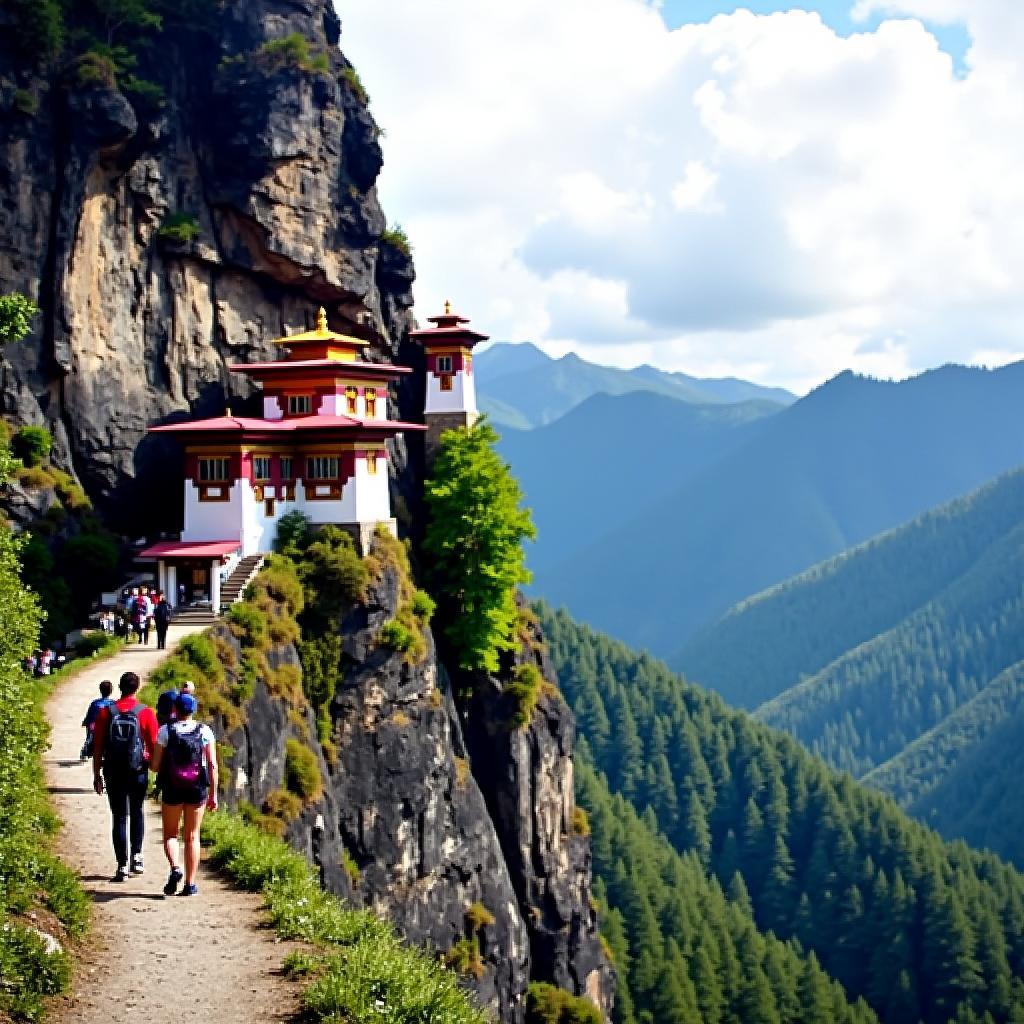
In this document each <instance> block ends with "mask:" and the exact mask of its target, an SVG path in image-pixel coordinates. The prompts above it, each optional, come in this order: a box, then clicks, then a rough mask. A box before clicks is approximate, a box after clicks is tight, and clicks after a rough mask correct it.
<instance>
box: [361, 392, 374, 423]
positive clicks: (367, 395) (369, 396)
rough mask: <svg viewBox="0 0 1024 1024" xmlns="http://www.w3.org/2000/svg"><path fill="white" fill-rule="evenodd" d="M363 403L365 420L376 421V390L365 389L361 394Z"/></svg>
mask: <svg viewBox="0 0 1024 1024" xmlns="http://www.w3.org/2000/svg"><path fill="white" fill-rule="evenodd" d="M363 401H364V402H365V403H366V418H367V419H376V417H377V389H376V388H367V389H366V390H365V391H364V392H363Z"/></svg>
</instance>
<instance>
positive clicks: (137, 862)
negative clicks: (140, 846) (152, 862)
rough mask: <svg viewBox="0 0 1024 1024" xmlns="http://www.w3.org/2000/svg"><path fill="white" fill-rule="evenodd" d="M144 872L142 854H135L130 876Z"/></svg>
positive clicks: (144, 866) (144, 864) (144, 865)
mask: <svg viewBox="0 0 1024 1024" xmlns="http://www.w3.org/2000/svg"><path fill="white" fill-rule="evenodd" d="M145 870H146V862H145V861H144V860H143V859H142V854H141V853H137V854H135V856H133V857H132V874H133V875H141V874H142V873H143V872H144V871H145Z"/></svg>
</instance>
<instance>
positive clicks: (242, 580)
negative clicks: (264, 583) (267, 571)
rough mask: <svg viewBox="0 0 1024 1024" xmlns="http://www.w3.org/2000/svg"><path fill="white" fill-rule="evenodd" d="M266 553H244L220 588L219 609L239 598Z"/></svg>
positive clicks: (259, 567)
mask: <svg viewBox="0 0 1024 1024" xmlns="http://www.w3.org/2000/svg"><path fill="white" fill-rule="evenodd" d="M266 557H267V556H266V555H246V556H245V558H243V559H242V560H241V561H240V562H239V563H238V565H236V566H235V568H234V571H233V572H232V573H231V575H230V576H229V577H228V578H227V579H226V580H225V581H224V583H223V585H222V586H221V588H220V610H221V611H225V610H226V609H227V608H228V607H230V606H231V605H233V604H234V603H235V602H236V601H239V600H241V597H242V593H243V591H244V590H245V588H246V587H247V586H248V585H249V581H250V580H251V579H252V578H253V576H255V575H256V573H258V572H259V571H260V569H261V568H263V563H264V561H265V560H266Z"/></svg>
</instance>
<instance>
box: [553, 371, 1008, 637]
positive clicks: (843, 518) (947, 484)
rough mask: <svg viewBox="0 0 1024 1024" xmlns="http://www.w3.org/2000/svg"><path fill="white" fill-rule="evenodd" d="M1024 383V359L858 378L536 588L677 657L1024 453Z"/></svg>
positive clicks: (812, 401) (813, 397)
mask: <svg viewBox="0 0 1024 1024" xmlns="http://www.w3.org/2000/svg"><path fill="white" fill-rule="evenodd" d="M1022 388H1024V363H1017V364H1014V365H1011V366H1007V367H1003V368H1001V369H999V370H994V371H989V370H982V369H968V368H965V367H955V366H948V367H943V368H941V369H939V370H934V371H930V372H928V373H925V374H922V375H921V376H919V377H915V378H912V379H910V380H906V381H902V382H899V383H892V382H883V381H877V380H868V379H865V378H862V377H857V376H855V375H853V374H851V373H844V374H842V375H841V376H839V377H837V378H835V379H834V380H832V381H829V382H828V383H827V384H825V385H823V386H822V387H820V388H818V389H817V390H816V391H814V392H812V393H811V394H810V395H808V396H807V397H806V398H804V399H802V400H801V401H799V402H797V403H796V404H795V405H793V406H791V407H790V408H788V409H785V410H783V411H782V412H780V413H779V414H778V415H776V416H774V417H772V418H771V420H770V421H769V422H768V423H766V424H765V426H764V428H763V429H762V430H760V431H758V432H757V434H756V435H755V436H754V437H752V438H751V439H750V440H749V441H748V442H747V443H746V444H744V445H742V446H741V447H739V448H738V449H736V450H734V451H733V452H731V453H729V454H727V455H726V456H724V457H723V458H721V459H719V460H718V461H716V462H714V463H713V464H711V465H709V466H708V467H707V468H705V469H704V470H702V471H700V472H698V473H696V474H695V475H694V476H692V477H691V478H689V479H688V480H686V481H684V482H683V483H682V484H681V485H680V486H678V487H677V488H676V489H674V490H672V491H670V492H665V493H663V494H661V495H660V496H656V497H654V498H650V497H648V496H647V495H644V498H646V499H647V500H646V501H644V503H643V504H642V505H641V506H640V507H639V509H638V511H637V513H636V514H635V515H634V516H633V518H632V519H631V520H629V521H628V522H626V523H623V524H622V525H620V526H619V527H617V528H615V529H613V530H610V531H609V532H608V533H606V534H605V535H603V536H601V537H600V538H598V539H597V540H595V541H594V542H593V543H591V544H590V545H589V546H587V547H585V548H583V549H581V550H579V551H576V552H574V553H572V554H570V555H569V556H568V557H566V558H565V559H564V560H562V561H561V562H559V563H558V564H557V565H552V566H551V567H550V568H547V569H545V570H544V571H543V572H540V573H538V575H537V578H536V581H535V586H536V590H537V592H538V593H539V594H541V595H542V596H543V597H544V598H545V600H550V601H553V602H556V603H561V604H565V605H567V606H568V607H569V608H570V609H571V610H572V612H573V614H574V615H576V616H577V617H578V618H581V619H584V620H586V621H587V622H589V623H591V624H592V625H594V626H595V627H598V628H601V629H604V630H607V631H608V632H610V633H612V634H613V635H615V636H618V637H620V638H622V639H623V640H625V641H628V642H629V643H632V644H634V645H640V646H645V647H648V648H650V649H651V650H653V651H654V652H655V653H662V654H666V655H670V654H673V653H674V652H676V651H678V650H679V649H680V648H681V647H682V646H683V644H685V643H686V642H687V640H688V639H689V638H690V636H691V635H692V634H693V633H694V632H695V630H697V629H698V628H699V627H701V626H703V625H706V624H707V623H709V622H712V621H714V620H715V619H717V618H718V617H719V616H720V615H722V614H723V613H724V612H725V611H726V609H728V608H729V607H730V606H731V605H733V604H735V603H736V602H737V601H739V600H741V599H743V598H745V597H747V596H748V595H750V594H754V593H757V592H759V591H761V590H763V589H765V588H766V587H769V586H772V585H774V584H776V583H778V582H780V581H782V580H784V579H786V578H787V577H789V576H792V575H794V574H795V573H797V572H800V571H802V570H804V569H806V568H807V567H809V566H811V565H814V564H815V563H816V562H820V561H822V560H823V559H826V558H829V557H832V556H834V555H836V554H838V553H839V552H840V551H843V550H845V549H846V548H848V547H851V546H853V545H855V544H858V543H861V542H862V541H865V540H867V539H868V538H870V537H872V536H874V535H875V534H878V533H881V532H882V531H884V530H887V529H891V528H892V527H895V526H897V525H898V524H900V523H903V522H906V521H907V520H909V519H911V518H913V517H914V516H916V515H919V514H921V513H922V512H924V511H925V510H926V509H928V508H931V507H933V506H935V505H938V504H940V503H942V502H944V501H949V500H950V499H952V498H954V497H956V496H957V495H959V494H963V493H965V492H967V491H970V490H971V489H973V488H975V487H978V486H980V485H981V484H983V483H984V482H985V481H986V480H989V479H991V478H992V477H994V476H995V475H997V474H998V473H1000V472H1004V471H1006V470H1007V469H1010V468H1013V467H1015V466H1017V465H1019V464H1020V463H1021V462H1024V433H1022V432H1021V430H1020V429H1019V395H1020V394H1021V390H1022ZM670 443H671V441H670V439H667V438H666V439H663V445H662V446H663V447H668V445H669V444H670ZM641 500H643V499H641ZM534 501H535V502H536V501H537V499H536V497H534Z"/></svg>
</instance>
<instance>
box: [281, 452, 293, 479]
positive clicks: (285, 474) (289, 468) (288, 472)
mask: <svg viewBox="0 0 1024 1024" xmlns="http://www.w3.org/2000/svg"><path fill="white" fill-rule="evenodd" d="M293 461H294V460H293V459H292V456H291V455H282V456H281V479H282V480H294V479H295V473H294V469H295V467H294V465H293Z"/></svg>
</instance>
